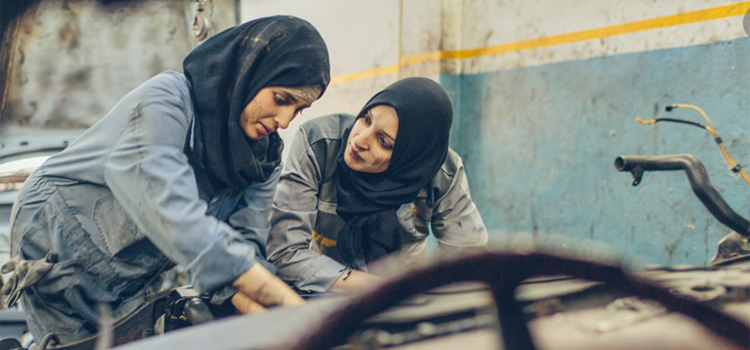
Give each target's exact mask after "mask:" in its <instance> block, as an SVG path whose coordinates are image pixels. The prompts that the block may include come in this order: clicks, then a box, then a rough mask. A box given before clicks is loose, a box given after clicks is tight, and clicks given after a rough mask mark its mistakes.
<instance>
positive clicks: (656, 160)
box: [615, 154, 750, 237]
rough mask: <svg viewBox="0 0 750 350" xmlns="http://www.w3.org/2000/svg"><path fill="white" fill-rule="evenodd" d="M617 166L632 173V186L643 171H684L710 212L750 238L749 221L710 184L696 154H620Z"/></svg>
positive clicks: (619, 169)
mask: <svg viewBox="0 0 750 350" xmlns="http://www.w3.org/2000/svg"><path fill="white" fill-rule="evenodd" d="M615 169H617V170H618V171H629V172H631V173H632V174H633V177H634V178H635V181H633V186H637V185H638V184H639V183H640V182H641V178H642V177H643V172H644V171H667V170H684V171H685V173H686V174H687V178H688V180H689V181H690V187H691V188H692V189H693V193H695V195H696V196H698V199H700V200H701V202H703V205H705V206H706V208H707V209H708V211H710V212H711V214H713V216H714V217H715V218H716V219H717V220H719V222H721V223H722V224H724V225H726V226H727V227H729V228H731V229H732V230H734V231H736V232H737V233H739V234H740V235H743V236H745V237H750V222H748V221H747V219H745V218H743V217H742V216H740V215H739V214H737V213H736V212H735V211H734V210H732V208H731V207H729V205H728V204H727V202H725V201H724V198H722V197H721V195H720V194H719V192H717V191H716V189H715V188H714V187H713V186H711V181H709V179H708V174H706V169H705V168H704V167H703V164H702V163H701V161H700V160H699V159H698V158H696V157H695V156H692V155H689V154H678V155H669V156H619V157H617V159H615Z"/></svg>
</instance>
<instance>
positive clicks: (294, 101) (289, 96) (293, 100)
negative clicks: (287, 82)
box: [284, 91, 297, 104]
mask: <svg viewBox="0 0 750 350" xmlns="http://www.w3.org/2000/svg"><path fill="white" fill-rule="evenodd" d="M284 95H285V96H286V98H288V99H290V100H292V103H294V104H296V103H297V98H296V97H294V95H292V94H290V93H289V91H284Z"/></svg>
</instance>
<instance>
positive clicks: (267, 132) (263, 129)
mask: <svg viewBox="0 0 750 350" xmlns="http://www.w3.org/2000/svg"><path fill="white" fill-rule="evenodd" d="M258 133H259V134H261V135H263V136H268V135H270V134H271V130H268V129H267V128H266V126H265V125H263V124H258Z"/></svg>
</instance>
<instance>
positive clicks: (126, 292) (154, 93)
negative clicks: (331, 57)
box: [2, 16, 330, 342]
mask: <svg viewBox="0 0 750 350" xmlns="http://www.w3.org/2000/svg"><path fill="white" fill-rule="evenodd" d="M329 74H330V73H329V62H328V51H327V49H326V46H325V43H324V42H323V39H322V38H321V37H320V35H319V34H318V32H317V30H315V28H314V27H312V26H311V25H310V24H309V23H308V22H305V21H303V20H301V19H298V18H294V17H289V16H277V17H269V18H262V19H258V20H255V21H251V22H248V23H245V24H242V25H240V26H237V27H234V28H230V29H227V30H226V31H223V32H221V33H219V34H217V35H216V36H214V37H212V38H210V39H208V40H207V41H206V42H204V43H203V44H201V45H200V46H198V47H197V48H195V49H194V50H193V51H192V52H191V53H190V54H189V55H188V56H187V58H186V59H185V61H184V74H182V73H176V72H171V71H168V72H164V73H162V74H159V75H158V76H156V77H154V78H152V79H151V80H149V81H147V82H145V83H144V84H142V85H141V86H139V87H138V88H136V89H135V90H133V91H131V92H130V93H129V94H128V95H126V96H125V97H124V98H123V99H122V100H120V102H119V103H118V104H117V105H116V106H115V107H114V108H113V109H112V110H111V111H110V112H109V113H108V114H107V115H106V116H105V117H104V118H102V120H101V121H99V122H98V123H97V124H96V125H94V126H92V127H91V128H90V129H89V130H87V131H86V132H85V133H84V134H83V135H82V136H80V137H79V138H78V139H77V140H76V141H75V142H73V143H72V144H71V145H70V146H69V147H68V148H67V149H65V150H64V151H63V152H61V153H59V154H57V155H55V156H53V157H52V158H50V159H49V160H48V161H47V162H45V163H44V164H43V165H42V166H41V167H39V168H38V169H36V171H35V172H34V174H32V175H31V176H30V177H29V179H28V180H27V182H26V184H25V185H24V187H23V189H22V190H21V192H20V194H19V197H18V200H17V202H16V203H15V205H14V211H13V214H12V216H13V217H14V219H13V220H14V221H13V223H12V224H11V225H12V227H11V237H12V244H11V250H12V252H11V253H12V255H13V256H14V257H13V259H12V261H11V262H9V263H8V264H6V265H5V266H4V267H3V269H2V271H3V273H9V272H13V274H12V275H11V278H10V280H9V282H10V283H8V284H6V286H5V287H4V288H3V292H4V294H6V295H8V296H9V298H8V302H9V304H14V303H16V302H17V301H19V299H20V301H21V302H22V303H23V306H24V308H25V310H26V313H27V315H29V318H28V323H29V328H30V330H31V332H32V333H33V334H34V336H35V337H37V338H38V339H41V338H42V337H44V336H45V335H46V334H48V333H55V334H56V335H57V336H58V337H59V338H60V339H61V340H62V341H63V342H68V341H71V340H74V339H78V338H81V337H84V336H86V335H89V334H91V333H94V332H96V331H97V330H98V327H99V314H98V312H97V308H96V307H95V306H96V304H98V303H106V304H107V305H108V308H109V309H110V310H112V313H113V315H112V316H113V317H114V319H115V320H118V319H120V318H122V317H124V316H125V315H127V314H128V313H129V312H131V311H133V310H134V309H135V308H136V307H137V306H138V305H140V304H141V303H142V302H143V301H145V300H147V299H148V298H149V297H151V296H152V295H153V293H154V292H156V291H157V290H158V289H159V287H160V286H161V281H162V279H163V278H162V276H163V273H162V272H164V271H166V270H168V269H170V268H172V267H173V266H175V264H179V265H181V266H183V268H184V274H185V276H186V278H187V279H188V280H189V281H190V283H192V285H193V287H194V288H195V289H196V290H197V291H198V292H201V293H202V292H207V293H210V294H211V295H212V302H214V303H221V302H223V301H225V300H228V299H230V298H231V300H232V302H233V304H234V305H235V306H236V307H237V308H238V309H239V310H240V311H243V312H252V311H257V310H262V309H263V308H264V306H269V305H293V304H297V303H300V302H302V299H301V298H299V296H298V295H297V294H296V293H294V291H292V289H290V288H289V287H288V286H287V285H286V284H284V283H283V282H282V281H280V280H279V279H278V278H276V277H275V276H274V275H273V273H274V272H275V268H274V267H273V265H271V264H268V263H267V262H266V261H265V255H266V251H265V247H266V238H267V235H268V231H269V230H270V225H269V222H268V216H269V213H270V207H271V201H272V198H273V192H274V189H275V187H276V184H277V182H278V178H279V174H280V172H281V167H280V166H279V164H280V156H281V151H282V146H283V145H282V141H281V139H280V138H279V136H278V134H277V133H276V131H277V130H278V129H283V128H286V127H287V126H288V125H289V123H290V122H291V120H292V119H294V117H295V116H296V115H297V114H298V113H299V111H300V110H302V109H304V108H306V107H308V106H309V105H310V104H311V103H313V102H314V101H315V100H316V99H318V98H319V97H320V96H321V94H322V93H323V92H324V91H325V88H326V87H327V85H328V82H329V80H330V77H329Z"/></svg>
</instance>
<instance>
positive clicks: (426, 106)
mask: <svg viewBox="0 0 750 350" xmlns="http://www.w3.org/2000/svg"><path fill="white" fill-rule="evenodd" d="M378 105H388V106H391V107H393V108H394V109H395V110H396V114H397V115H398V133H397V135H396V141H395V143H394V145H393V153H392V155H391V160H390V163H389V165H388V168H387V169H386V171H385V172H382V173H377V174H373V173H363V172H357V171H354V170H352V169H351V168H349V167H348V166H347V165H346V163H345V162H344V153H345V152H346V147H345V145H343V146H342V147H341V152H340V153H339V155H338V158H337V160H336V162H337V164H336V188H337V192H338V199H337V209H336V212H337V214H338V215H339V216H340V217H342V218H343V219H344V220H346V226H345V227H344V228H343V229H342V230H341V232H339V235H338V239H337V244H336V245H337V250H338V251H339V254H340V255H341V257H342V258H343V259H344V260H345V261H346V262H347V263H349V265H350V266H353V267H355V268H364V267H365V266H366V264H367V263H369V262H370V261H373V260H376V259H378V258H380V257H382V256H384V255H386V254H390V253H392V252H395V251H397V250H399V249H400V248H401V229H400V227H401V226H400V224H399V222H398V217H397V215H396V210H398V208H399V207H400V206H401V205H402V204H405V203H410V202H413V201H414V200H416V199H417V195H418V194H419V191H420V190H421V189H422V188H423V187H425V186H426V185H427V184H428V183H429V182H430V180H432V178H433V177H434V176H435V174H436V173H437V172H438V170H440V167H441V166H442V165H443V163H444V162H445V157H446V156H447V154H448V138H449V135H450V128H451V123H452V122H453V107H452V105H451V101H450V99H449V98H448V94H447V93H446V92H445V90H444V89H443V88H442V87H441V86H440V85H439V84H438V83H436V82H434V81H432V80H430V79H427V78H420V77H414V78H406V79H402V80H400V81H398V82H396V83H393V84H392V85H390V86H388V87H387V88H385V90H383V91H381V92H379V93H377V94H376V95H375V96H373V97H372V98H371V99H370V101H369V102H367V104H365V106H364V108H362V111H361V112H360V113H359V115H358V117H357V118H361V117H362V116H363V115H364V114H365V113H366V112H367V111H368V110H370V109H371V108H373V107H375V106H378ZM355 122H356V121H355ZM350 132H351V127H350V128H349V129H348V130H346V132H345V134H344V140H347V142H348V139H349V133H350Z"/></svg>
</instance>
